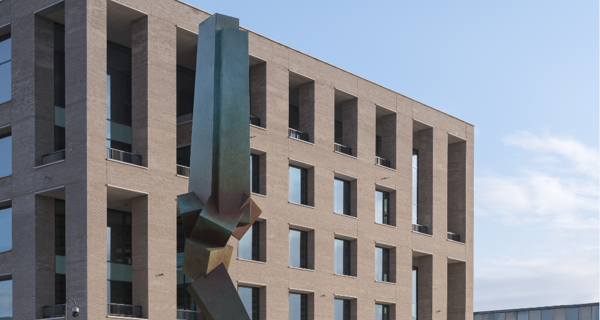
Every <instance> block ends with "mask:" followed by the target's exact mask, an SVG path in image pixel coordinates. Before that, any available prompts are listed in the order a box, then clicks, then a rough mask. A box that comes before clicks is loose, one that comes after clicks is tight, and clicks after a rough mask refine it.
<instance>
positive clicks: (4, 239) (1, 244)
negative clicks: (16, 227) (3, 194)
mask: <svg viewBox="0 0 600 320" xmlns="http://www.w3.org/2000/svg"><path fill="white" fill-rule="evenodd" d="M11 249H12V207H11V206H7V205H1V204H0V252H4V251H8V250H11Z"/></svg>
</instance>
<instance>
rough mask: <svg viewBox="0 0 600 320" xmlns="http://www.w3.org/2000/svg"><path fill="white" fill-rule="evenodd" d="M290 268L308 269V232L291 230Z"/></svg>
mask: <svg viewBox="0 0 600 320" xmlns="http://www.w3.org/2000/svg"><path fill="white" fill-rule="evenodd" d="M289 234H290V235H289V243H290V248H289V252H290V267H296V268H304V269H308V267H309V266H308V232H307V231H301V230H295V229H290V232H289Z"/></svg>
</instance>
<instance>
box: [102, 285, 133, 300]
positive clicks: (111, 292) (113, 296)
mask: <svg viewBox="0 0 600 320" xmlns="http://www.w3.org/2000/svg"><path fill="white" fill-rule="evenodd" d="M107 282H108V292H107V293H108V297H107V298H108V303H119V304H132V296H133V295H132V283H131V282H124V281H107Z"/></svg>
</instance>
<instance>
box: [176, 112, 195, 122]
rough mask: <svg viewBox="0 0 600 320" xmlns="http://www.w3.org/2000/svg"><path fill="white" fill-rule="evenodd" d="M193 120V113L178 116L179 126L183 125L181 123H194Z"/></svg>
mask: <svg viewBox="0 0 600 320" xmlns="http://www.w3.org/2000/svg"><path fill="white" fill-rule="evenodd" d="M192 120H194V114H193V113H188V114H183V115H180V116H177V124H181V123H184V122H188V121H192Z"/></svg>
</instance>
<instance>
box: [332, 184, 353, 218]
mask: <svg viewBox="0 0 600 320" xmlns="http://www.w3.org/2000/svg"><path fill="white" fill-rule="evenodd" d="M333 190H334V197H333V198H334V209H333V212H335V213H339V214H345V215H351V212H350V181H345V180H341V179H334V180H333Z"/></svg>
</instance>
